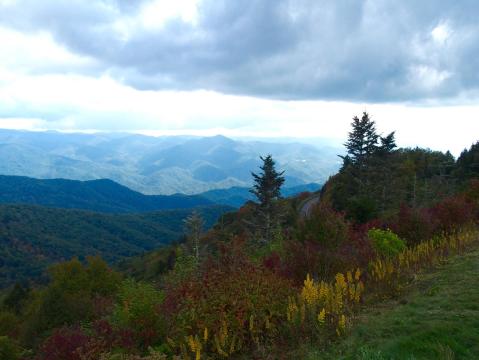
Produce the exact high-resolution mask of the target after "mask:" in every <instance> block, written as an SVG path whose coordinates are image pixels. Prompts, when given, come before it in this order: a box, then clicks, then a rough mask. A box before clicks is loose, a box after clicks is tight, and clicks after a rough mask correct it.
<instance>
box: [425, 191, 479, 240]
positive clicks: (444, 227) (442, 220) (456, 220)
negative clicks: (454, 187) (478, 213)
mask: <svg viewBox="0 0 479 360" xmlns="http://www.w3.org/2000/svg"><path fill="white" fill-rule="evenodd" d="M431 213H432V215H433V217H434V218H435V220H436V221H437V222H438V230H439V231H440V232H447V233H450V232H452V231H455V230H457V229H458V228H459V227H461V226H463V225H466V224H468V223H471V222H473V221H474V220H476V219H475V211H474V206H473V204H472V203H470V202H468V201H467V200H466V198H465V197H463V196H456V197H451V198H448V199H445V200H443V201H441V202H440V203H438V204H436V205H435V206H434V207H433V208H432V209H431Z"/></svg>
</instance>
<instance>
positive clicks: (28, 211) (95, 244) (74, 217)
mask: <svg viewBox="0 0 479 360" xmlns="http://www.w3.org/2000/svg"><path fill="white" fill-rule="evenodd" d="M197 209H198V211H199V212H200V213H201V215H202V216H203V217H204V219H205V228H209V227H210V226H212V225H213V224H214V223H215V222H216V220H217V219H218V217H219V216H220V215H221V214H223V213H224V212H226V211H228V210H230V209H231V208H229V207H225V206H209V207H200V208H197ZM189 214H191V210H188V209H183V210H165V211H160V212H152V213H145V214H124V215H107V214H100V213H94V212H86V211H79V210H64V209H50V208H44V207H40V206H29V205H0V243H1V245H2V246H1V247H0V288H4V287H6V286H8V285H10V284H12V283H13V282H16V281H19V282H25V281H26V282H29V281H32V282H36V281H40V280H45V279H46V274H45V270H46V268H47V267H48V266H49V265H51V264H53V263H55V262H59V261H63V260H68V259H70V258H72V257H74V256H76V257H78V258H80V259H85V257H86V256H90V255H96V254H98V255H100V256H102V257H103V258H104V259H105V260H107V261H108V262H110V263H113V262H115V261H117V260H120V259H124V258H126V257H130V256H134V255H138V254H141V253H143V252H144V251H147V250H151V249H154V248H157V247H159V246H163V245H166V244H169V243H171V242H173V241H178V240H179V239H180V238H181V237H182V235H183V233H184V223H183V220H184V219H185V218H186V217H187V216H188V215H189Z"/></svg>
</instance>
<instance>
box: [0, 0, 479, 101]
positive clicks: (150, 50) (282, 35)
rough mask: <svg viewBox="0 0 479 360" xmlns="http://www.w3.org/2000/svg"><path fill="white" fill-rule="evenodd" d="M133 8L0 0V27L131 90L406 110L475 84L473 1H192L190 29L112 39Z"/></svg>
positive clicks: (172, 25) (477, 5)
mask: <svg viewBox="0 0 479 360" xmlns="http://www.w3.org/2000/svg"><path fill="white" fill-rule="evenodd" d="M144 3H145V1H126V0H123V1H120V0H117V1H113V0H111V1H107V0H105V1H79V0H71V1H68V2H63V1H53V0H42V1H38V0H19V1H13V2H10V1H8V2H5V3H3V5H0V22H1V24H3V25H4V26H8V27H13V28H15V29H17V30H21V31H25V32H35V31H47V32H50V33H51V34H52V36H53V37H54V39H55V40H56V41H57V42H58V43H61V44H62V45H64V46H66V47H67V48H68V49H69V50H70V51H72V52H75V53H77V54H81V55H86V56H89V57H92V58H94V59H96V60H97V61H98V63H99V64H101V71H103V72H108V74H110V75H111V76H113V77H115V78H116V79H118V80H120V81H122V82H124V83H126V84H128V85H130V86H133V87H135V88H138V89H151V90H164V89H166V90H170V89H175V90H194V89H207V90H213V91H217V92H221V93H226V94H241V95H249V96H257V97H264V98H273V99H286V100H293V99H298V100H302V99H324V100H345V101H366V102H403V101H410V102H416V101H422V100H428V99H433V100H435V99H453V98H457V97H463V96H467V94H471V93H476V94H477V90H478V88H479V22H477V19H478V18H479V2H478V1H475V0H456V1H446V0H421V1H417V0H416V1H413V0H403V1H396V0H394V1H393V0H389V1H387V0H370V1H357V0H334V1H333V0H330V1H329V0H298V1H285V0H249V1H237V0H231V1H218V0H203V1H201V2H200V3H199V4H198V18H197V21H196V22H194V23H191V22H187V21H184V20H182V19H181V18H176V19H170V20H169V21H168V22H167V23H165V24H164V25H163V26H161V27H156V28H148V27H142V26H136V27H133V28H130V29H129V31H128V34H125V33H124V32H123V33H122V32H121V31H120V30H119V26H118V24H121V23H122V22H127V21H128V19H132V18H134V17H135V16H136V15H137V14H138V13H139V11H140V9H141V6H142V5H144ZM0 4H2V2H0ZM120 28H121V27H120ZM95 71H98V69H95Z"/></svg>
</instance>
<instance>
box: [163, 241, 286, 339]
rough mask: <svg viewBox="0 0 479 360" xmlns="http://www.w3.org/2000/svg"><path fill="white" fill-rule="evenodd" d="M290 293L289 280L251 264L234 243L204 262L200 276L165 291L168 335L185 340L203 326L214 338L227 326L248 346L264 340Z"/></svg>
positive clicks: (281, 316) (277, 322)
mask: <svg viewBox="0 0 479 360" xmlns="http://www.w3.org/2000/svg"><path fill="white" fill-rule="evenodd" d="M293 292H294V290H293V288H292V287H291V283H290V282H289V281H288V280H286V279H284V278H281V277H280V276H278V275H276V274H274V273H273V272H272V271H270V270H268V269H266V268H264V267H263V266H261V265H257V264H254V263H252V262H251V261H250V260H248V258H247V256H246V255H245V254H244V253H243V252H242V250H241V246H240V245H239V244H233V245H232V246H231V247H230V248H228V249H225V251H224V252H223V253H222V255H221V256H220V258H219V259H218V260H217V261H213V260H211V261H208V262H207V263H206V264H204V265H203V266H202V268H201V271H200V272H199V274H198V276H193V277H191V278H189V279H187V280H185V281H183V282H182V283H180V284H179V285H177V286H175V287H174V288H170V289H169V290H168V291H167V294H166V299H165V302H164V304H163V310H164V312H166V313H168V315H167V316H169V319H170V321H169V323H170V324H172V326H171V328H170V329H169V335H168V336H169V337H170V338H171V339H179V341H183V339H184V338H185V336H187V335H195V334H203V331H204V329H205V328H207V329H208V331H209V333H210V336H211V337H213V336H214V334H218V333H220V332H221V331H222V330H221V329H222V328H223V327H224V325H225V324H226V325H227V329H228V336H229V337H230V338H233V337H234V338H235V339H236V340H235V341H237V342H238V344H242V345H241V346H242V347H243V348H245V347H249V346H251V345H252V344H253V343H254V342H256V341H257V340H258V339H259V340H260V341H263V340H265V338H266V337H267V336H266V333H267V332H266V330H265V328H269V329H274V328H275V326H277V325H278V324H279V323H281V322H282V319H283V318H284V316H285V313H284V311H285V309H286V305H287V302H288V297H289V296H290V295H292V294H293ZM251 319H254V320H253V321H254V324H255V325H254V334H253V333H252V331H251V325H250V321H251ZM268 331H269V330H268ZM268 333H269V332H268ZM255 339H256V340H255Z"/></svg>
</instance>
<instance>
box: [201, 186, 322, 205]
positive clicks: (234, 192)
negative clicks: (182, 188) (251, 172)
mask: <svg viewBox="0 0 479 360" xmlns="http://www.w3.org/2000/svg"><path fill="white" fill-rule="evenodd" d="M321 187H322V185H320V184H315V183H311V184H304V185H297V186H292V187H287V188H283V189H282V190H281V195H282V196H283V197H290V196H294V195H297V194H299V193H302V192H315V191H319V190H320V189H321ZM200 195H201V196H202V197H204V198H206V199H208V200H211V201H212V202H214V203H217V204H223V205H230V206H234V207H240V206H242V205H243V204H244V203H245V202H247V201H250V200H252V201H255V200H256V199H255V196H254V195H253V194H252V193H251V192H250V189H249V188H243V187H232V188H229V189H216V190H210V191H206V192H204V193H201V194H200Z"/></svg>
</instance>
